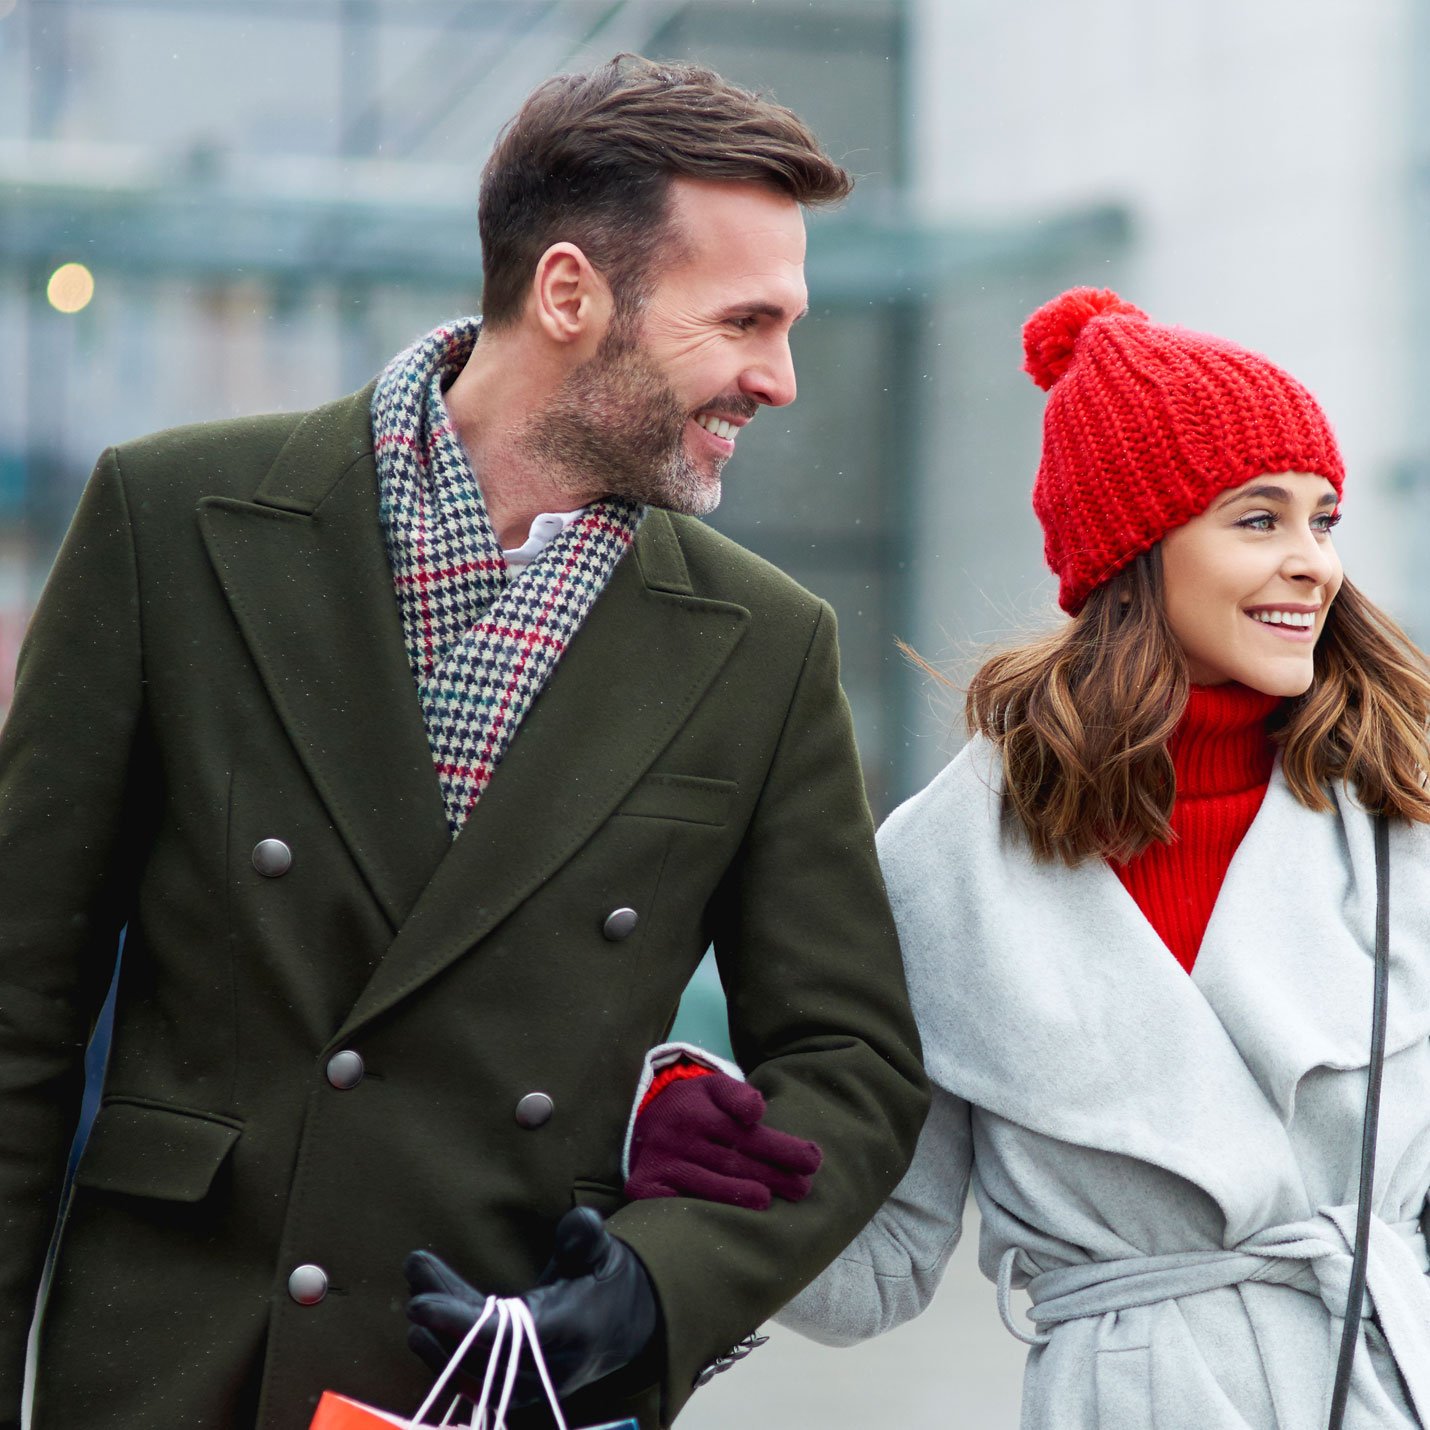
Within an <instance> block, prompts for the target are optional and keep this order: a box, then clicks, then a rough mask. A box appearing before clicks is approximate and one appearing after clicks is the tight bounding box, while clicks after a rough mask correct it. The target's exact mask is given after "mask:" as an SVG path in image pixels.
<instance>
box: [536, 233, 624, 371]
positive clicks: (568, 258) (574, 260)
mask: <svg viewBox="0 0 1430 1430" xmlns="http://www.w3.org/2000/svg"><path fill="white" fill-rule="evenodd" d="M531 296H532V304H533V308H534V310H535V317H536V322H537V325H538V326H539V327H540V328H541V330H542V332H543V333H545V335H546V336H547V337H548V338H550V339H551V341H552V342H555V343H560V344H562V345H563V346H564V345H568V344H582V345H592V346H594V344H596V343H599V342H600V340H601V338H602V337H604V336H605V333H606V329H607V327H608V326H609V325H610V321H611V314H612V312H613V311H614V306H615V305H614V302H613V300H612V297H611V289H610V286H609V284H607V282H606V280H605V279H604V278H602V277H601V275H600V274H599V273H598V272H597V271H596V269H595V268H594V267H593V265H592V263H591V260H590V259H589V258H587V257H586V255H585V254H584V253H583V252H582V251H581V250H580V249H579V248H577V246H576V245H575V244H574V243H553V244H552V245H551V247H550V248H548V249H547V250H546V252H545V253H543V254H542V255H541V257H540V258H539V259H537V261H536V272H535V274H534V275H533V277H532V283H531Z"/></svg>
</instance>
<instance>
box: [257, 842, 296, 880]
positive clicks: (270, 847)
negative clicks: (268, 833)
mask: <svg viewBox="0 0 1430 1430" xmlns="http://www.w3.org/2000/svg"><path fill="white" fill-rule="evenodd" d="M253 867H254V868H255V869H257V870H258V872H259V873H260V874H262V875H263V877H264V878H265V879H276V878H277V877H278V876H279V875H280V874H286V873H287V872H288V871H289V870H290V869H291V868H292V867H293V851H292V850H291V849H290V848H289V847H288V846H287V845H286V844H285V843H284V842H283V841H282V840H281V839H260V840H259V841H258V843H257V844H255V845H254V846H253Z"/></svg>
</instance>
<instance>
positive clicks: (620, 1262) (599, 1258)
mask: <svg viewBox="0 0 1430 1430" xmlns="http://www.w3.org/2000/svg"><path fill="white" fill-rule="evenodd" d="M402 1269H403V1272H404V1274H405V1275H406V1277H407V1284H408V1285H409V1286H410V1287H411V1288H412V1299H411V1300H410V1301H409V1302H408V1303H407V1319H408V1320H409V1321H411V1322H412V1325H411V1326H410V1327H409V1329H408V1332H407V1344H408V1345H409V1346H411V1348H412V1349H413V1350H414V1351H416V1352H417V1354H418V1355H420V1356H421V1357H422V1359H423V1360H424V1361H426V1362H427V1364H428V1365H429V1366H431V1367H432V1369H433V1370H434V1371H441V1370H444V1369H445V1368H446V1367H447V1365H448V1363H449V1362H450V1361H451V1359H452V1357H453V1356H454V1355H455V1354H456V1352H457V1347H458V1346H459V1345H460V1344H461V1342H462V1338H463V1337H464V1336H465V1335H466V1334H467V1332H468V1331H470V1330H471V1329H472V1325H473V1323H474V1322H475V1321H476V1320H477V1318H478V1317H479V1316H480V1315H481V1314H482V1309H483V1308H484V1307H485V1305H486V1302H487V1298H486V1296H485V1295H484V1294H483V1293H482V1292H481V1291H478V1290H477V1289H476V1288H475V1287H473V1286H470V1285H469V1284H468V1283H467V1282H465V1281H464V1280H462V1278H461V1277H460V1276H458V1275H457V1273H456V1272H455V1271H453V1270H452V1268H451V1267H450V1266H448V1265H447V1263H446V1262H445V1261H443V1260H442V1259H441V1258H440V1257H438V1256H435V1255H433V1253H432V1252H430V1251H414V1252H413V1253H412V1254H411V1255H410V1256H409V1257H408V1258H407V1260H406V1261H405V1262H404V1263H403V1266H402ZM522 1300H523V1301H525V1302H526V1304H527V1307H528V1308H529V1309H530V1311H531V1316H532V1320H533V1321H534V1322H535V1325H536V1334H537V1338H538V1339H539V1340H540V1342H541V1353H542V1356H543V1357H544V1359H545V1361H546V1368H547V1370H548V1371H549V1372H550V1374H551V1383H552V1385H553V1386H554V1387H555V1389H556V1394H557V1397H558V1398H559V1399H563V1400H564V1399H565V1398H566V1396H568V1395H570V1394H572V1393H573V1392H574V1391H577V1390H580V1389H581V1387H582V1386H583V1385H589V1384H590V1383H591V1382H592V1381H593V1380H599V1379H600V1378H601V1377H602V1376H603V1375H609V1374H610V1373H611V1372H612V1371H616V1370H620V1369H621V1368H622V1367H623V1366H627V1365H629V1364H630V1363H631V1362H632V1361H633V1360H635V1358H636V1357H637V1356H638V1355H640V1353H641V1352H642V1351H643V1350H645V1349H646V1347H647V1346H648V1345H649V1344H650V1342H651V1339H652V1338H653V1337H654V1335H655V1333H656V1330H657V1327H658V1325H659V1322H660V1310H659V1307H658V1305H657V1302H656V1298H655V1289H654V1288H653V1287H652V1286H651V1282H650V1277H649V1276H648V1275H647V1274H646V1269H645V1267H644V1266H642V1265H641V1262H640V1258H639V1257H638V1256H637V1255H636V1254H635V1252H633V1251H632V1250H631V1249H630V1247H628V1246H627V1245H626V1244H625V1243H624V1242H622V1241H618V1240H617V1239H616V1238H615V1237H613V1236H612V1235H611V1234H610V1233H609V1232H608V1231H607V1230H606V1227H605V1224H604V1223H603V1222H602V1220H601V1217H600V1216H599V1214H598V1213H596V1212H594V1211H592V1210H591V1209H590V1208H589V1207H576V1208H575V1209H574V1210H572V1211H569V1212H567V1213H566V1215H565V1216H564V1217H562V1218H561V1220H560V1221H559V1222H558V1223H557V1226H556V1247H555V1250H554V1252H553V1253H552V1258H551V1263H550V1265H548V1266H547V1268H546V1270H545V1271H544V1272H543V1273H542V1276H541V1280H540V1281H539V1282H538V1283H537V1286H536V1288H535V1290H532V1291H528V1292H527V1293H526V1295H525V1296H523V1297H522ZM495 1335H496V1317H495V1316H492V1317H491V1318H490V1319H489V1320H488V1321H487V1324H486V1325H485V1326H483V1327H482V1329H481V1331H480V1332H479V1333H478V1335H477V1339H476V1340H475V1341H474V1342H473V1343H472V1347H471V1349H470V1350H469V1351H468V1352H467V1354H466V1355H465V1356H463V1357H462V1363H461V1365H460V1366H459V1367H458V1369H457V1372H456V1375H455V1377H454V1379H455V1380H456V1381H457V1384H458V1388H459V1389H460V1390H461V1391H462V1392H463V1394H470V1395H477V1394H480V1392H481V1385H482V1377H483V1375H484V1374H485V1373H486V1364H487V1356H488V1355H489V1354H490V1351H491V1345H492V1340H493V1338H494V1337H495ZM544 1397H545V1391H544V1390H543V1389H542V1386H541V1378H540V1376H539V1375H538V1374H537V1370H536V1366H535V1364H534V1363H533V1361H532V1360H531V1358H530V1356H527V1355H523V1356H522V1360H521V1368H520V1370H519V1372H518V1374H517V1378H516V1389H515V1392H514V1393H513V1395H512V1404H513V1405H514V1406H517V1407H520V1406H523V1405H532V1404H534V1403H536V1402H538V1401H541V1400H543V1399H544Z"/></svg>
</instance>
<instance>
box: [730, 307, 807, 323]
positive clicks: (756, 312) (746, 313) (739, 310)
mask: <svg viewBox="0 0 1430 1430" xmlns="http://www.w3.org/2000/svg"><path fill="white" fill-rule="evenodd" d="M808 314H809V304H808V303H806V304H805V305H804V307H803V308H801V309H800V310H799V312H797V313H796V314H795V315H794V317H792V318H790V317H789V310H788V309H787V308H786V307H784V305H783V304H781V303H734V304H732V305H731V306H730V307H729V308H727V309H726V310H725V311H724V312H723V313H721V314H720V318H721V320H722V321H723V320H724V319H726V318H773V319H774V320H775V322H777V323H782V322H784V321H785V319H786V318H789V322H790V324H791V326H793V325H794V324H795V323H797V322H799V320H800V319H801V318H804V317H807V316H808Z"/></svg>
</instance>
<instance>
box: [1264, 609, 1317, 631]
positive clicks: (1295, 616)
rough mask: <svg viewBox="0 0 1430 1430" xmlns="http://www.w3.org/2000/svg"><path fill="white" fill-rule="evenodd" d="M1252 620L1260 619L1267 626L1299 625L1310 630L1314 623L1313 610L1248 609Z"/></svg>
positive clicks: (1314, 615)
mask: <svg viewBox="0 0 1430 1430" xmlns="http://www.w3.org/2000/svg"><path fill="white" fill-rule="evenodd" d="M1248 614H1249V615H1250V616H1251V619H1252V620H1253V621H1261V622H1263V623H1264V624H1266V625H1268V626H1299V627H1301V628H1302V629H1303V630H1310V629H1311V627H1312V626H1314V625H1315V624H1316V613H1315V612H1314V611H1250V612H1248Z"/></svg>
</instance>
